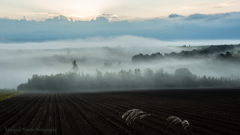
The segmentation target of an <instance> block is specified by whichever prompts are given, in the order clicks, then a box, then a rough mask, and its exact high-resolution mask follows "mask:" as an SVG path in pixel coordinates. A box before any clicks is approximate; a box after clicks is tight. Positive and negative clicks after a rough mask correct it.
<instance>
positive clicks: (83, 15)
mask: <svg viewBox="0 0 240 135" xmlns="http://www.w3.org/2000/svg"><path fill="white" fill-rule="evenodd" d="M238 7H240V1H238V0H232V1H227V0H194V1H193V0H181V1H179V0H168V1H160V0H148V1H146V0H131V1H129V0H101V1H100V0H88V1H82V0H68V1H66V0H51V1H50V0H41V1H39V0H1V1H0V43H9V42H45V41H53V40H66V39H86V38H93V37H103V38H106V37H119V36H133V37H143V38H153V39H158V40H168V41H176V40H239V39H240V33H239V30H240V24H239V21H240V9H239V8H238Z"/></svg>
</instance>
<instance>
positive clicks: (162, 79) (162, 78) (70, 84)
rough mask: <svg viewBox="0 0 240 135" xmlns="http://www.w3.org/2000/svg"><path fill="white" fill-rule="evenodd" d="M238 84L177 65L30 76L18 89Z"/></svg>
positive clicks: (222, 86)
mask: <svg viewBox="0 0 240 135" xmlns="http://www.w3.org/2000/svg"><path fill="white" fill-rule="evenodd" d="M227 87H231V88H233V87H240V80H239V79H230V78H224V77H220V78H216V77H207V76H201V77H200V76H197V75H194V74H192V73H191V72H190V71H189V70H188V69H187V68H179V69H177V70H176V71H175V72H174V74H169V73H167V72H164V70H163V69H159V70H157V71H156V72H154V71H153V70H151V69H149V68H147V69H145V70H144V71H141V70H140V69H134V70H133V71H132V70H128V71H126V70H121V71H119V72H118V73H116V72H105V73H102V72H101V71H98V70H97V71H96V74H95V75H90V74H84V73H83V72H82V73H77V72H67V73H64V74H63V73H60V74H56V75H51V76H48V75H36V74H35V75H33V76H32V78H31V79H28V82H27V83H22V84H20V85H19V86H18V87H17V90H18V91H71V90H76V91H86V90H107V89H111V90H114V89H118V90H121V89H122V90H124V89H125V90H126V89H161V88H163V89H165V88H227Z"/></svg>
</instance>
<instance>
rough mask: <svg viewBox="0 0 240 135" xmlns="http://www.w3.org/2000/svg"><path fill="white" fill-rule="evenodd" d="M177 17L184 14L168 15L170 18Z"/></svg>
mask: <svg viewBox="0 0 240 135" xmlns="http://www.w3.org/2000/svg"><path fill="white" fill-rule="evenodd" d="M176 17H183V16H182V15H178V14H170V15H169V16H168V18H176Z"/></svg>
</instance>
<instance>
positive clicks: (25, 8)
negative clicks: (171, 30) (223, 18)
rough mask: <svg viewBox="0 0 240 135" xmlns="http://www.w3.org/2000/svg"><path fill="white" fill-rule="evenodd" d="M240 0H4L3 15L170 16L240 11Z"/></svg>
mask: <svg viewBox="0 0 240 135" xmlns="http://www.w3.org/2000/svg"><path fill="white" fill-rule="evenodd" d="M237 11H240V9H239V2H238V1H237V0H230V1H226V0H194V1H192V0H181V1H180V0H168V1H159V0H148V1H146V0H130V1H129V0H87V1H86V0H68V1H66V0H41V1H39V0H21V1H19V0H1V1H0V17H9V18H12V19H21V18H22V17H23V16H26V18H27V19H28V20H32V19H34V20H37V21H39V20H45V19H47V18H53V17H54V16H58V15H64V16H67V17H68V18H73V20H91V19H93V18H94V17H96V16H98V15H101V14H108V15H117V16H118V20H125V19H127V20H139V19H140V20H141V19H149V18H155V17H166V16H168V15H169V14H172V13H176V14H180V15H189V14H194V13H201V14H214V13H224V12H237Z"/></svg>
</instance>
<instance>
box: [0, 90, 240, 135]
mask: <svg viewBox="0 0 240 135" xmlns="http://www.w3.org/2000/svg"><path fill="white" fill-rule="evenodd" d="M0 108H1V110H0V130H1V131H0V134H1V135H2V134H6V135H10V134H16V135H17V134H24V135H32V134H57V135H62V134H64V135H91V134H99V135H101V134H104V135H107V134H108V135H114V134H119V135H123V134H132V135H133V134H143V135H151V134H161V135H173V134H201V135H202V134H208V135H215V134H226V135H230V134H232V135H239V134H240V90H154V91H131V92H105V93H100V92H99V93H24V94H22V95H19V96H16V97H13V98H11V99H7V100H4V101H1V102H0ZM134 108H138V109H142V110H143V111H145V112H147V113H150V114H152V115H151V116H146V117H144V118H143V119H141V120H140V119H137V120H136V121H134V122H133V123H132V124H130V125H127V124H126V123H125V120H124V119H122V117H121V116H122V114H123V113H124V112H126V111H127V110H129V109H134ZM171 115H174V116H178V117H179V118H181V119H182V120H188V121H189V123H190V127H191V131H190V130H187V131H186V130H183V129H182V128H181V126H180V125H172V126H170V125H169V123H168V122H167V121H166V118H167V117H169V116H171ZM176 131H177V132H178V133H177V132H176Z"/></svg>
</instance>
